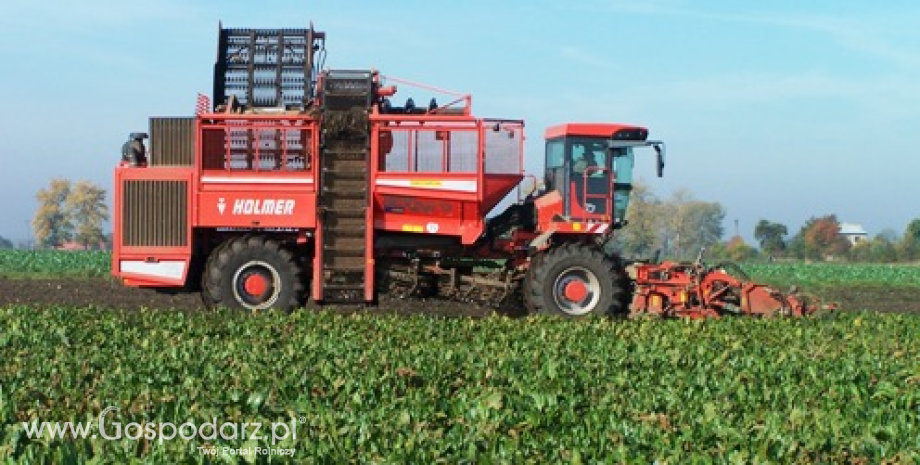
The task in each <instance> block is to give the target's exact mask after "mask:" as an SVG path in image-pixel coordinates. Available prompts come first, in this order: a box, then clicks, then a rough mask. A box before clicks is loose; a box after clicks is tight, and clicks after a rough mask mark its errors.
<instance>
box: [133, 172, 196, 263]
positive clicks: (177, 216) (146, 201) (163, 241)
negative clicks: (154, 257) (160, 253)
mask: <svg viewBox="0 0 920 465" xmlns="http://www.w3.org/2000/svg"><path fill="white" fill-rule="evenodd" d="M187 194H188V182H186V181H170V180H155V181H153V180H126V181H124V189H123V198H122V246H128V247H185V246H186V245H188V195H187Z"/></svg>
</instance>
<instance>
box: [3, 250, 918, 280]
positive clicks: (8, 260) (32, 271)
mask: <svg viewBox="0 0 920 465" xmlns="http://www.w3.org/2000/svg"><path fill="white" fill-rule="evenodd" d="M742 268H743V270H744V271H745V272H746V273H747V274H749V275H750V276H751V278H753V279H755V280H762V281H765V282H769V283H771V284H776V285H783V286H789V285H793V284H796V285H800V286H824V285H831V286H834V285H841V284H848V283H858V284H877V285H885V286H920V266H918V265H904V264H897V265H886V264H877V263H779V262H777V263H766V262H750V263H743V264H742ZM110 270H111V254H110V253H109V252H107V251H58V250H12V249H0V275H2V276H10V277H28V276H62V275H63V276H84V277H86V276H104V275H108V274H109V272H110Z"/></svg>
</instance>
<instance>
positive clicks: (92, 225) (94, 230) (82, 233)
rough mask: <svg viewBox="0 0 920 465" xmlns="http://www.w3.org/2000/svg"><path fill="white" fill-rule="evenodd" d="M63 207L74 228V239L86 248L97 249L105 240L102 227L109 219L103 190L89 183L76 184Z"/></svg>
mask: <svg viewBox="0 0 920 465" xmlns="http://www.w3.org/2000/svg"><path fill="white" fill-rule="evenodd" d="M65 207H66V209H67V212H68V213H69V214H70V217H71V218H73V223H74V226H75V234H74V239H75V240H76V241H77V242H78V243H79V244H81V245H83V246H84V247H87V248H90V247H92V248H98V247H99V246H100V245H101V244H103V243H104V242H105V240H106V236H105V233H104V232H103V231H102V225H103V224H104V223H105V221H106V220H108V219H109V211H108V207H107V206H106V204H105V189H103V188H101V187H99V186H96V185H95V184H93V183H91V182H89V181H79V182H77V183H76V184H75V185H74V186H73V188H72V189H71V191H70V195H68V196H67V200H66V202H65Z"/></svg>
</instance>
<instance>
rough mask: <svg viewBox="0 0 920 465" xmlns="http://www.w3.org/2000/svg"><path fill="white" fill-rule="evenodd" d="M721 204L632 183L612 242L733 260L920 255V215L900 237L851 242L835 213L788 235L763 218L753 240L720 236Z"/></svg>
mask: <svg viewBox="0 0 920 465" xmlns="http://www.w3.org/2000/svg"><path fill="white" fill-rule="evenodd" d="M725 216H726V211H725V208H724V207H723V206H722V205H721V204H719V203H718V202H708V201H701V200H698V199H696V198H694V196H693V194H692V193H690V192H689V191H688V190H686V189H683V190H678V191H676V192H675V193H673V194H672V195H671V196H670V197H668V198H665V199H662V198H660V197H658V196H657V195H655V193H654V192H652V191H651V190H650V189H649V188H648V186H646V185H645V184H644V183H641V182H637V183H635V184H634V185H633V191H632V196H631V198H630V205H629V208H628V210H627V214H626V220H627V222H628V225H627V226H626V227H625V228H623V229H621V230H619V231H618V236H617V237H616V239H615V240H614V242H613V244H612V247H613V248H614V249H615V250H616V251H617V252H618V253H619V254H620V255H621V256H623V257H626V258H652V257H654V256H655V255H658V256H659V257H660V258H668V259H675V260H693V259H695V258H696V257H697V256H698V255H699V254H700V252H701V251H703V250H705V252H704V253H705V256H706V257H709V258H721V259H731V260H735V261H742V260H753V259H767V260H773V259H803V260H843V261H859V262H884V263H893V262H912V261H917V260H920V218H918V219H915V220H913V221H912V222H911V223H910V224H909V225H908V226H907V228H906V229H905V231H904V233H903V234H902V235H901V236H900V237H899V236H898V234H897V233H896V232H894V231H891V230H886V231H883V232H881V233H879V234H878V235H876V236H875V237H873V238H871V239H867V240H863V241H860V242H858V243H856V244H855V245H853V244H852V243H851V242H850V241H849V240H848V239H847V238H846V237H844V236H843V235H841V234H840V222H839V221H838V220H837V217H836V215H834V214H828V215H824V216H819V217H812V218H811V219H809V220H808V221H807V222H805V224H804V225H802V227H801V229H800V230H799V231H798V232H797V233H796V234H793V235H791V236H790V234H789V233H790V231H789V228H788V227H787V226H786V225H784V224H782V223H777V222H772V221H769V220H766V219H761V220H760V221H758V223H757V224H756V226H755V227H754V231H753V233H754V238H755V240H756V241H757V242H758V243H757V244H756V246H755V245H750V244H746V243H745V242H744V240H743V238H742V237H741V236H739V235H737V234H736V235H733V236H732V237H730V238H728V239H727V240H723V237H724V235H725V230H724V227H723V224H724V221H725Z"/></svg>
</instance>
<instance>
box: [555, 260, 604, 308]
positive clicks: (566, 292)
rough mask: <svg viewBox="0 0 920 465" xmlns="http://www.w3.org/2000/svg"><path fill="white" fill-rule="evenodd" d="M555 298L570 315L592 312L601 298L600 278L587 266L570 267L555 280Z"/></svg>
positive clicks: (557, 304)
mask: <svg viewBox="0 0 920 465" xmlns="http://www.w3.org/2000/svg"><path fill="white" fill-rule="evenodd" d="M553 300H554V301H555V303H556V306H557V307H558V308H559V310H561V311H562V312H563V313H566V314H568V315H576V316H577V315H585V314H587V313H591V312H592V311H594V309H595V307H597V303H598V302H599V301H600V300H601V283H600V280H598V279H597V275H596V274H594V273H593V272H591V270H588V269H587V268H584V267H580V266H573V267H571V268H568V269H566V270H565V271H563V272H562V273H559V276H557V277H556V280H555V281H554V282H553Z"/></svg>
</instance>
